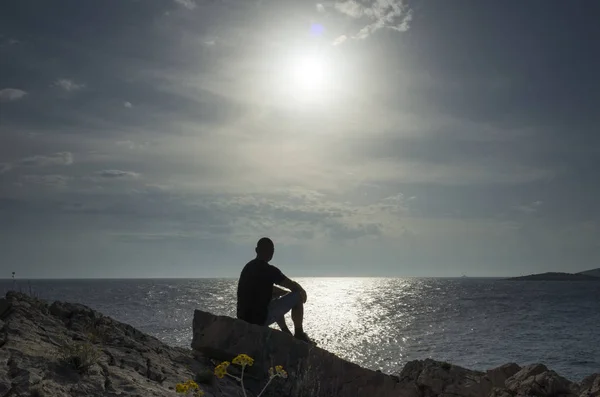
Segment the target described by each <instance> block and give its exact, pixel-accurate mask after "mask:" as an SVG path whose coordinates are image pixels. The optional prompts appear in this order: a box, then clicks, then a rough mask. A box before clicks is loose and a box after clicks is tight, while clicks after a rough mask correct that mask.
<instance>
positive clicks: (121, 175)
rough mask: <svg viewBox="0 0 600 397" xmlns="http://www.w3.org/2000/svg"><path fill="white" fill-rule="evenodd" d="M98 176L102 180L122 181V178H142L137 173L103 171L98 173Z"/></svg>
mask: <svg viewBox="0 0 600 397" xmlns="http://www.w3.org/2000/svg"><path fill="white" fill-rule="evenodd" d="M96 175H97V176H99V177H101V178H108V179H122V178H137V177H138V176H140V174H138V173H137V172H133V171H122V170H102V171H98V172H96Z"/></svg>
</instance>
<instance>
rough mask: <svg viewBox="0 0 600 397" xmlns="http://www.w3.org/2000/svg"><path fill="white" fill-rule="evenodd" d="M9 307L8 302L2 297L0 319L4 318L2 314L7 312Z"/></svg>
mask: <svg viewBox="0 0 600 397" xmlns="http://www.w3.org/2000/svg"><path fill="white" fill-rule="evenodd" d="M9 309H10V303H9V302H8V300H6V299H4V298H2V299H0V319H2V318H4V315H7V314H8V310H9Z"/></svg>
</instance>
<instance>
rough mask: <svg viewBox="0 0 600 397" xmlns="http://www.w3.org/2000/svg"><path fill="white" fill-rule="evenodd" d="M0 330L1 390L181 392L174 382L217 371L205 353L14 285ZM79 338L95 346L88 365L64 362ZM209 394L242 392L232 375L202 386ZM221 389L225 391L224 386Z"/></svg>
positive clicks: (54, 395)
mask: <svg viewBox="0 0 600 397" xmlns="http://www.w3.org/2000/svg"><path fill="white" fill-rule="evenodd" d="M4 302H5V304H4V305H2V306H1V307H3V308H5V307H8V308H10V310H9V311H5V314H6V313H7V314H6V315H5V316H4V320H3V323H2V324H1V325H2V328H1V330H0V335H5V343H4V345H2V346H0V396H10V397H17V396H31V395H35V394H33V393H35V391H37V392H39V393H40V395H43V396H45V397H63V396H64V397H71V396H91V397H95V396H117V395H119V396H122V397H127V396H144V397H150V396H156V397H159V396H160V397H168V396H176V393H175V391H174V387H175V384H176V383H179V382H184V381H186V380H189V379H194V378H195V376H196V374H199V373H206V372H212V369H213V366H212V365H211V364H210V362H209V361H208V360H207V359H206V358H202V357H200V358H199V359H195V358H194V355H193V354H192V351H191V350H188V349H181V348H175V347H170V346H168V345H165V344H164V343H162V342H160V341H159V340H158V339H156V338H153V337H151V336H148V335H145V334H143V333H142V332H140V331H138V330H136V329H135V328H133V327H131V326H129V325H126V324H123V323H120V322H117V321H115V320H112V319H110V318H109V317H106V316H104V315H102V314H100V313H98V312H95V311H94V310H92V309H90V308H88V307H86V306H83V305H77V304H70V303H61V302H56V303H54V304H52V305H48V304H47V303H46V302H44V301H41V300H37V299H35V298H32V297H29V296H26V295H23V294H19V293H13V292H10V293H8V294H7V296H6V299H5V300H4ZM77 343H81V344H83V345H85V346H88V347H90V348H91V349H93V350H92V351H95V352H96V353H97V355H98V356H97V359H96V360H93V361H92V363H91V365H90V366H89V368H88V369H87V371H83V372H81V371H78V370H76V369H74V368H72V367H70V366H69V365H66V364H64V363H63V361H62V360H61V359H60V357H61V354H64V353H65V351H66V350H65V346H74V344H77ZM201 386H202V388H203V390H204V391H205V392H206V396H216V395H219V396H221V395H222V396H226V397H234V396H235V397H237V396H241V395H242V394H241V390H240V388H239V386H238V385H237V384H236V383H235V382H234V381H233V380H229V379H224V380H221V381H220V382H219V384H218V385H201ZM219 389H220V390H221V391H219Z"/></svg>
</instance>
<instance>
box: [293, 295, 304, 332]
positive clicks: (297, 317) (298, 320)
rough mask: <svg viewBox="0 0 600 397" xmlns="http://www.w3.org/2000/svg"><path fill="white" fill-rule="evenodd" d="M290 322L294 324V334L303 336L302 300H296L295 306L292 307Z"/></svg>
mask: <svg viewBox="0 0 600 397" xmlns="http://www.w3.org/2000/svg"><path fill="white" fill-rule="evenodd" d="M292 321H293V322H294V334H295V335H301V334H304V329H303V328H302V323H303V322H304V303H302V299H298V303H297V304H296V306H294V307H292Z"/></svg>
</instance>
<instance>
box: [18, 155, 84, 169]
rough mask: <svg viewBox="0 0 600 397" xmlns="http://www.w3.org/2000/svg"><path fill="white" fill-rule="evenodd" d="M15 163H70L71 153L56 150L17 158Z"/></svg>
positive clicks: (71, 160)
mask: <svg viewBox="0 0 600 397" xmlns="http://www.w3.org/2000/svg"><path fill="white" fill-rule="evenodd" d="M17 164H18V165H20V166H24V167H50V166H55V165H71V164H73V154H72V153H71V152H58V153H53V154H49V155H38V156H31V157H26V158H24V159H21V160H19V161H18V162H17Z"/></svg>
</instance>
